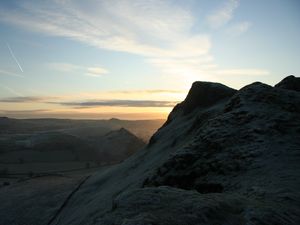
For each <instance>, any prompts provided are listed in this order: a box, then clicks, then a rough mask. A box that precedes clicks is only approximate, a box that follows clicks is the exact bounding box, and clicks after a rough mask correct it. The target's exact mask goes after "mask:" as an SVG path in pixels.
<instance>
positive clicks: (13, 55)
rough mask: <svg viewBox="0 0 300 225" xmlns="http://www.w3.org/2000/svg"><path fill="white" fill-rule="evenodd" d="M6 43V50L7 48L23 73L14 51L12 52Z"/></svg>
mask: <svg viewBox="0 0 300 225" xmlns="http://www.w3.org/2000/svg"><path fill="white" fill-rule="evenodd" d="M6 45H7V48H8V50H9V52H10V54H11V56H12V57H13V59H14V60H15V62H16V63H17V64H18V66H19V68H20V70H21V72H22V73H23V69H22V67H21V65H20V63H19V61H18V60H17V58H16V56H15V54H14V53H13V51H12V50H11V48H10V46H9V44H8V43H6Z"/></svg>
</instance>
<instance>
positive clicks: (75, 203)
mask: <svg viewBox="0 0 300 225" xmlns="http://www.w3.org/2000/svg"><path fill="white" fill-rule="evenodd" d="M282 83H284V81H282V82H281V84H282ZM279 84H280V83H279ZM279 84H278V85H277V86H276V87H271V86H269V85H266V84H263V83H259V82H256V83H253V84H250V85H248V86H246V87H244V88H242V89H241V90H239V91H235V90H233V89H230V88H227V87H226V86H224V85H221V84H214V83H207V82H205V83H203V82H197V83H196V84H194V85H193V88H192V90H191V91H190V94H189V95H188V97H187V99H186V100H185V101H184V102H183V103H180V104H179V105H178V106H176V107H175V108H174V110H173V111H172V112H171V114H170V115H169V118H168V121H167V122H166V123H165V124H164V126H163V127H162V128H161V129H159V130H158V132H157V133H156V134H155V135H154V136H153V137H152V138H151V140H150V143H149V145H148V146H147V147H146V148H144V149H143V150H142V151H139V152H138V153H136V154H135V155H133V156H132V157H130V158H129V159H127V160H126V161H124V162H123V163H122V164H119V165H116V166H114V167H112V168H111V169H109V170H105V171H104V172H99V173H98V174H96V175H93V176H91V177H90V178H89V179H87V180H86V181H85V183H84V184H83V185H82V186H81V187H80V189H78V190H77V191H76V194H74V196H72V198H70V199H69V200H68V204H66V205H65V206H64V209H63V210H61V212H60V213H59V214H57V213H56V218H55V220H53V221H52V222H51V223H50V224H75V225H76V224H78V225H79V224H85V225H88V224H103V225H139V224H141V225H146V224H149V225H150V224H152V225H171V224H172V225H176V224H178V225H184V224H186V225H192V224H193V225H197V224H199V225H200V224H209V225H211V224H233V225H235V224H251V225H252V224H253V225H254V224H295V225H296V224H300V207H299V205H300V193H299V190H300V181H299V174H300V160H299V157H300V139H299V136H300V92H299V91H297V90H299V89H298V88H299V87H296V88H295V87H293V88H286V87H287V86H286V85H279ZM203 87H205V88H206V89H205V90H206V91H204V92H203V90H202V88H203ZM288 87H289V85H288ZM191 92H192V93H196V94H191ZM199 93H200V94H199ZM205 93H207V95H213V96H206V97H207V99H206V98H205V95H204V94H205ZM5 193H7V191H6V192H3V191H1V190H0V198H1V199H4V198H5V197H3V195H4V194H5ZM10 194H11V195H12V194H13V191H12V193H10ZM46 196H48V195H46ZM48 198H50V196H48ZM7 199H10V198H9V196H7ZM12 201H17V200H16V199H12ZM34 201H35V197H34V196H31V197H28V198H26V202H27V203H26V204H28V202H34ZM18 204H22V203H18ZM54 209H55V208H50V207H48V208H47V207H46V206H45V208H44V212H43V213H39V214H36V215H35V214H34V213H33V212H31V211H30V209H24V210H25V211H26V210H27V211H28V212H30V213H31V221H34V220H35V219H36V221H38V218H40V217H41V214H43V217H47V218H48V217H51V215H53V213H54V211H55V210H54ZM56 212H57V211H56ZM1 213H2V212H1ZM1 213H0V214H1ZM14 213H15V211H13V210H9V209H8V210H6V211H5V214H6V215H9V216H11V217H12V218H15V219H14V221H13V222H11V221H10V222H11V223H9V224H24V222H26V221H21V220H19V219H18V217H14V216H15V215H14ZM47 214H48V215H47ZM1 218H2V217H0V224H8V223H5V221H1Z"/></svg>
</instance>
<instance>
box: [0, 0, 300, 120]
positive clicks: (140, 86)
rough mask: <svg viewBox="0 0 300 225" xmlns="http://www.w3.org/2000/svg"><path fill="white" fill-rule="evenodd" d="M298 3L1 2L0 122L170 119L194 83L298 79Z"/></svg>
mask: <svg viewBox="0 0 300 225" xmlns="http://www.w3.org/2000/svg"><path fill="white" fill-rule="evenodd" d="M299 37H300V1H299V0H210V1H208V0H207V1H204V0H185V1H181V0H85V1H81V0H48V1H36V0H22V1H21V0H1V1H0V116H8V117H15V118H45V117H56V118H76V119H107V118H111V117H117V118H121V119H159V118H160V119H165V118H166V117H167V115H168V113H169V112H170V111H171V110H172V108H173V106H174V105H176V104H177V103H178V102H180V101H182V100H184V98H185V96H186V94H187V92H188V90H189V88H190V87H191V85H192V83H193V82H194V81H212V82H220V83H223V84H225V85H228V86H230V87H233V88H236V89H239V88H241V87H243V86H245V85H247V84H249V83H252V82H255V81H261V82H264V83H267V84H270V85H274V84H276V83H278V82H279V81H280V80H281V79H283V78H284V77H286V76H288V75H290V74H293V75H296V76H299V74H300V63H299V59H300V57H299V55H300V44H299Z"/></svg>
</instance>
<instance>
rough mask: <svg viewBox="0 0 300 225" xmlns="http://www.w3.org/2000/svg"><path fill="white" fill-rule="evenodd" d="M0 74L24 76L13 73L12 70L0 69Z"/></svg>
mask: <svg viewBox="0 0 300 225" xmlns="http://www.w3.org/2000/svg"><path fill="white" fill-rule="evenodd" d="M0 74H5V75H8V76H13V77H21V78H23V77H24V76H23V75H21V74H18V73H13V72H10V71H6V70H0Z"/></svg>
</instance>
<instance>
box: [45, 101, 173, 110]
mask: <svg viewBox="0 0 300 225" xmlns="http://www.w3.org/2000/svg"><path fill="white" fill-rule="evenodd" d="M49 103H52V104H59V105H63V106H74V107H76V108H78V107H79V108H85V107H98V106H114V107H115V106H117V107H173V106H174V105H176V104H177V103H178V102H175V101H153V100H103V101H85V102H49Z"/></svg>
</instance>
